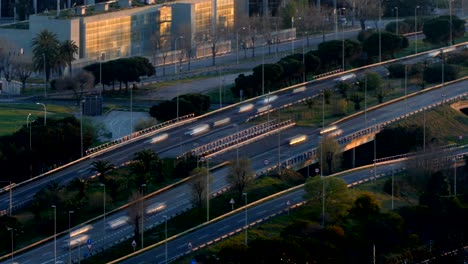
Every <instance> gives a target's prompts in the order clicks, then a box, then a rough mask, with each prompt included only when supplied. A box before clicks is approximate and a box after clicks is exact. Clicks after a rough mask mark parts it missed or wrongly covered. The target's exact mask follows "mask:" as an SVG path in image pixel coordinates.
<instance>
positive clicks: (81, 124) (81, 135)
mask: <svg viewBox="0 0 468 264" xmlns="http://www.w3.org/2000/svg"><path fill="white" fill-rule="evenodd" d="M85 102H86V101H85V100H81V107H80V110H81V111H80V140H81V142H80V143H81V152H80V154H81V157H83V155H84V154H83V153H84V152H83V108H84V103H85Z"/></svg>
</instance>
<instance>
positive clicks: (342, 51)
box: [341, 8, 346, 71]
mask: <svg viewBox="0 0 468 264" xmlns="http://www.w3.org/2000/svg"><path fill="white" fill-rule="evenodd" d="M341 10H342V11H343V12H344V10H346V8H341ZM341 55H342V58H341V59H342V61H341V69H343V71H345V46H344V23H343V22H341Z"/></svg>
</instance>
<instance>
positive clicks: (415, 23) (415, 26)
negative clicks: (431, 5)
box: [414, 6, 419, 54]
mask: <svg viewBox="0 0 468 264" xmlns="http://www.w3.org/2000/svg"><path fill="white" fill-rule="evenodd" d="M418 8H419V6H416V7H415V8H414V33H415V34H414V54H417V53H418V12H417V11H418Z"/></svg>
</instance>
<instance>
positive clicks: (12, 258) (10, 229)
mask: <svg viewBox="0 0 468 264" xmlns="http://www.w3.org/2000/svg"><path fill="white" fill-rule="evenodd" d="M5 227H6V229H7V230H8V231H10V234H11V235H10V238H11V263H15V262H14V257H13V252H14V243H13V231H14V230H13V227H8V226H6V225H5Z"/></svg>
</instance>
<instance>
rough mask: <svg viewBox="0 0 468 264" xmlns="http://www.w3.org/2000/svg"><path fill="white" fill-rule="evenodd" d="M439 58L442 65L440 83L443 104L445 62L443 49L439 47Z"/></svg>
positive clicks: (443, 102)
mask: <svg viewBox="0 0 468 264" xmlns="http://www.w3.org/2000/svg"><path fill="white" fill-rule="evenodd" d="M440 59H441V60H442V62H441V66H442V75H441V81H442V82H441V85H442V104H445V79H444V78H445V76H444V71H445V69H444V66H445V65H444V64H445V54H444V50H443V49H440Z"/></svg>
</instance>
